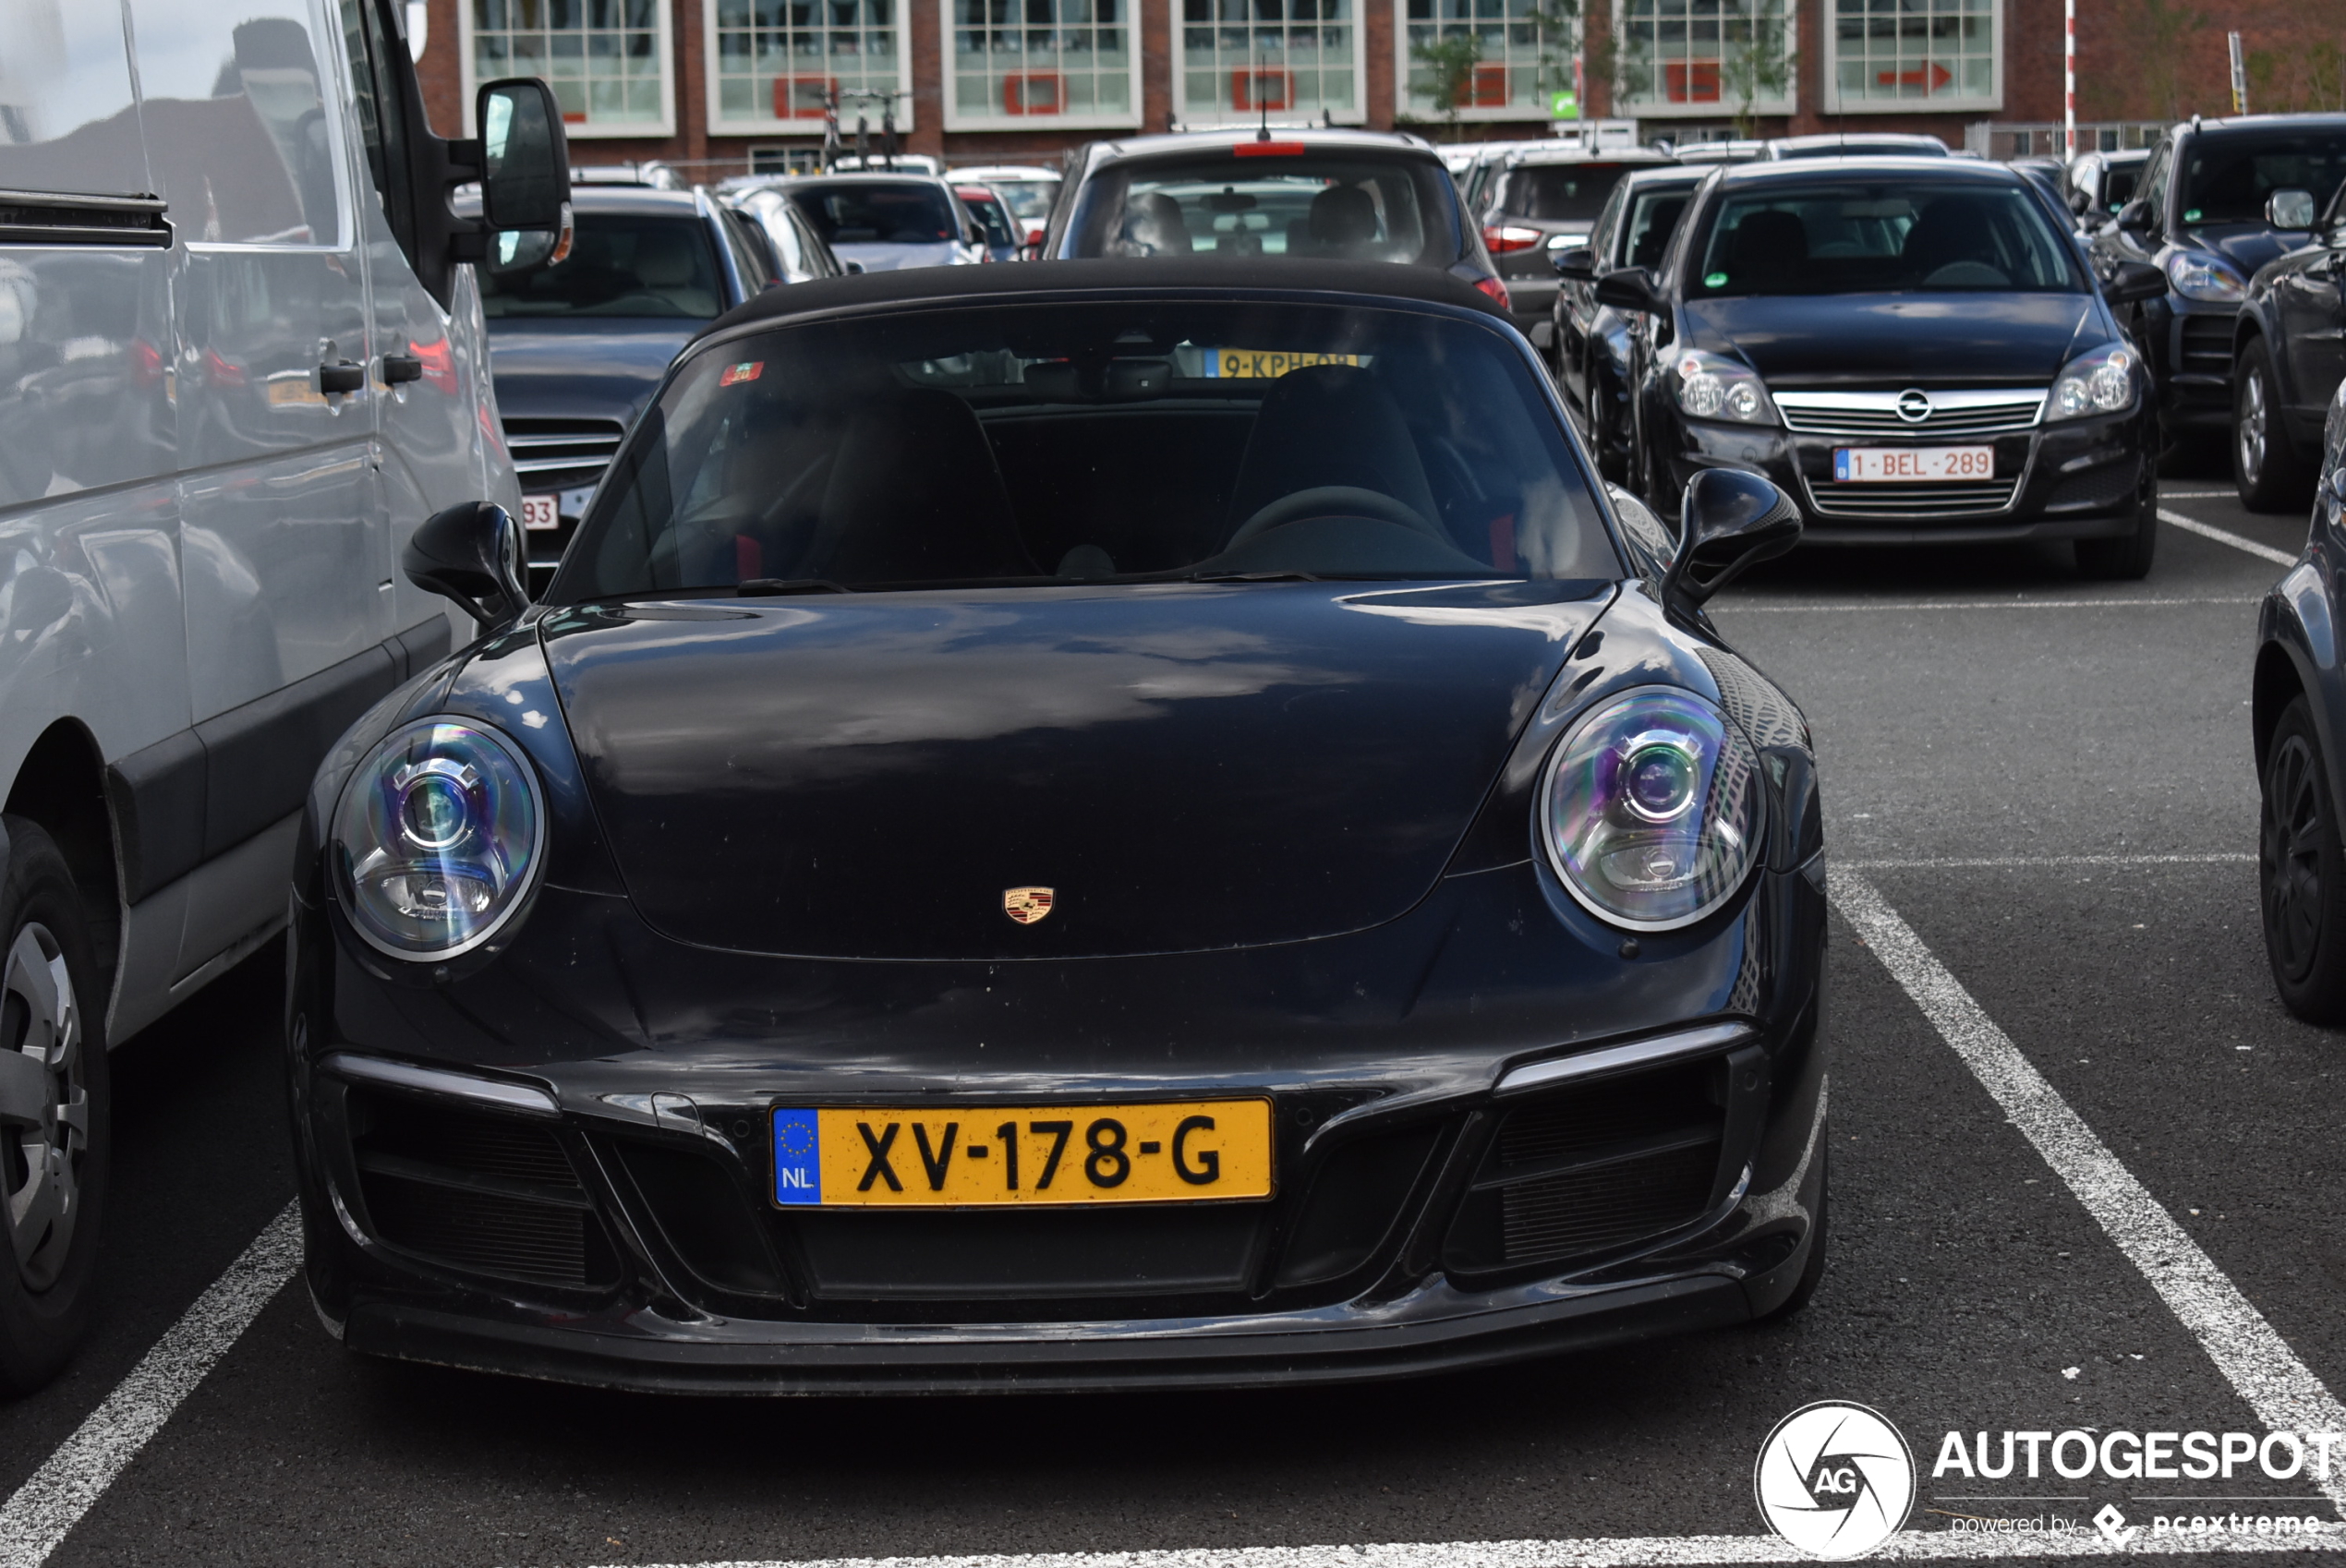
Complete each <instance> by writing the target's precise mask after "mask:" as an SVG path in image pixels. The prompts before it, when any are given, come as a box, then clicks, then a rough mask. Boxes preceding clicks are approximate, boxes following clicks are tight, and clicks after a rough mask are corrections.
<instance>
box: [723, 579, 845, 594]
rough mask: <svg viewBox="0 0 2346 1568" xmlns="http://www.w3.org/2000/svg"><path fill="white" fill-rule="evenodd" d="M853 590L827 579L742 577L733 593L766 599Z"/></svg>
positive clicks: (841, 592)
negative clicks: (787, 595)
mask: <svg viewBox="0 0 2346 1568" xmlns="http://www.w3.org/2000/svg"><path fill="white" fill-rule="evenodd" d="M854 591H855V590H854V589H853V588H851V587H849V586H847V585H845V584H844V583H834V582H832V581H831V580H830V579H829V578H828V577H744V578H743V579H742V581H741V582H740V583H739V584H738V585H735V587H734V589H733V592H734V593H736V594H738V595H740V596H741V597H743V598H745V599H747V598H768V597H772V596H774V595H776V594H852V593H853V592H854Z"/></svg>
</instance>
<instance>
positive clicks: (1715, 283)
mask: <svg viewBox="0 0 2346 1568" xmlns="http://www.w3.org/2000/svg"><path fill="white" fill-rule="evenodd" d="M1702 286H1703V287H1704V288H1725V287H1726V286H1727V274H1726V273H1724V272H1713V273H1711V275H1710V276H1709V277H1706V278H1704V279H1703V280H1702Z"/></svg>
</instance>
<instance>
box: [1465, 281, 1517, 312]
mask: <svg viewBox="0 0 2346 1568" xmlns="http://www.w3.org/2000/svg"><path fill="white" fill-rule="evenodd" d="M1474 286H1475V287H1477V288H1479V289H1481V291H1482V292H1483V293H1485V294H1487V295H1489V296H1491V297H1492V298H1493V299H1495V300H1497V301H1498V302H1499V308H1500V309H1502V310H1513V309H1514V308H1515V301H1514V299H1513V298H1511V297H1510V296H1508V294H1507V285H1506V284H1505V283H1501V282H1500V281H1499V280H1498V279H1496V278H1477V279H1475V281H1474Z"/></svg>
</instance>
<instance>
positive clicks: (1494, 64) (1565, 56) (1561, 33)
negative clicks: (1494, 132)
mask: <svg viewBox="0 0 2346 1568" xmlns="http://www.w3.org/2000/svg"><path fill="white" fill-rule="evenodd" d="M1405 15H1406V21H1405V23H1404V25H1403V27H1402V28H1401V30H1400V37H1399V39H1398V42H1399V44H1400V50H1401V55H1400V59H1399V61H1398V63H1397V66H1396V71H1397V76H1398V78H1399V79H1400V80H1401V81H1402V82H1403V83H1404V84H1405V87H1404V91H1403V94H1402V101H1401V112H1402V113H1403V114H1405V115H1414V116H1416V117H1417V118H1420V119H1433V118H1436V117H1438V111H1437V110H1436V109H1435V107H1434V103H1433V89H1434V78H1435V71H1436V66H1434V65H1433V64H1432V63H1430V62H1429V61H1428V60H1427V58H1426V54H1427V52H1428V51H1429V50H1432V49H1434V48H1437V47H1440V46H1441V45H1445V44H1448V45H1451V46H1453V47H1454V48H1459V49H1460V53H1459V54H1457V55H1454V56H1453V59H1454V60H1455V61H1457V64H1461V65H1463V66H1465V79H1464V80H1463V81H1462V82H1461V83H1460V84H1459V85H1460V87H1461V88H1462V89H1463V90H1462V91H1461V92H1460V93H1459V94H1458V106H1457V115H1458V118H1460V119H1462V120H1546V119H1554V118H1558V117H1560V115H1562V113H1563V109H1562V107H1561V106H1560V105H1558V104H1557V103H1555V102H1554V100H1555V95H1556V94H1557V93H1559V92H1563V91H1566V90H1569V89H1570V88H1571V87H1572V85H1573V81H1572V62H1573V59H1574V56H1575V55H1576V54H1577V53H1578V49H1579V42H1580V41H1579V37H1578V31H1577V30H1576V29H1575V28H1574V27H1573V24H1572V19H1571V17H1570V16H1569V15H1567V13H1566V8H1565V6H1562V5H1560V4H1558V3H1557V0H1409V5H1408V7H1407V11H1406V13H1405ZM1464 41H1471V42H1470V43H1464ZM1462 44H1463V45H1464V46H1463V47H1461V45H1462Z"/></svg>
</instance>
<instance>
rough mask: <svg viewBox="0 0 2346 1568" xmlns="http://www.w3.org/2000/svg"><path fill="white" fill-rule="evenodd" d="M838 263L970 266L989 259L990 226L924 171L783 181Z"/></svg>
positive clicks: (892, 267)
mask: <svg viewBox="0 0 2346 1568" xmlns="http://www.w3.org/2000/svg"><path fill="white" fill-rule="evenodd" d="M769 188H771V189H774V190H778V191H780V192H781V193H782V194H783V195H784V196H786V197H788V198H789V199H790V200H791V202H792V205H794V206H795V207H797V209H798V210H799V211H800V212H802V213H804V215H805V218H806V221H807V222H808V223H812V224H813V225H814V227H815V232H816V234H817V235H821V236H822V240H823V243H824V244H826V245H828V246H829V247H831V253H832V254H833V255H835V256H837V257H838V258H839V259H840V260H841V261H853V262H857V263H860V264H861V266H862V268H863V270H864V271H866V272H893V271H897V270H898V269H899V268H903V267H967V266H974V265H976V264H977V263H978V262H981V261H984V260H986V231H985V229H983V228H982V227H980V226H979V224H978V222H977V220H976V219H975V218H973V217H972V216H971V215H970V212H969V210H968V209H967V208H965V207H963V206H962V205H961V201H960V199H958V198H957V197H955V196H954V194H953V187H951V186H949V185H948V184H946V183H945V182H944V181H943V180H941V179H935V178H932V177H930V176H929V175H884V174H870V175H864V174H856V175H809V176H807V177H806V178H804V179H793V180H778V181H776V182H775V183H774V185H773V186H772V187H769Z"/></svg>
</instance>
